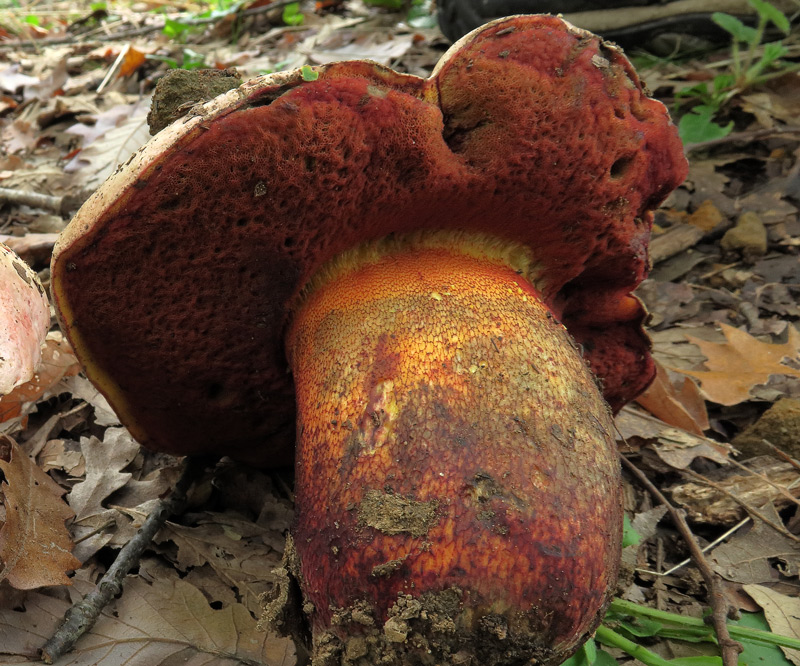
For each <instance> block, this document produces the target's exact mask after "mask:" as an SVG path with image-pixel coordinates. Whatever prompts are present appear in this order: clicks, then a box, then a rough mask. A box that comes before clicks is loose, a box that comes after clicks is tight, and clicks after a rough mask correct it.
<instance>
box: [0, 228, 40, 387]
mask: <svg viewBox="0 0 800 666" xmlns="http://www.w3.org/2000/svg"><path fill="white" fill-rule="evenodd" d="M49 328H50V304H49V303H48V301H47V295H46V294H45V291H44V287H42V283H41V282H39V278H38V277H37V276H36V273H34V271H33V270H32V269H31V268H30V267H29V266H28V264H26V263H25V262H24V261H23V260H22V259H20V258H19V257H18V256H17V255H16V254H15V253H14V252H13V251H12V250H11V248H9V247H8V246H6V245H4V244H3V243H0V396H2V395H5V394H6V393H10V392H11V391H12V390H13V389H14V387H15V386H19V385H20V384H22V383H24V382H27V381H28V380H29V379H30V378H31V377H32V376H33V373H34V372H36V367H37V366H38V365H39V361H40V360H41V358H42V345H43V344H44V339H45V337H46V336H47V330H48V329H49Z"/></svg>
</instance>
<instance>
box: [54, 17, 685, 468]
mask: <svg viewBox="0 0 800 666" xmlns="http://www.w3.org/2000/svg"><path fill="white" fill-rule="evenodd" d="M314 71H315V72H317V73H318V74H319V76H318V78H317V79H316V80H313V81H305V80H303V76H302V73H301V72H299V71H297V72H291V73H287V74H280V75H272V76H268V77H263V78H260V79H255V80H253V81H250V82H248V83H246V84H245V85H243V86H242V87H241V88H239V89H238V90H234V91H231V92H230V93H227V94H225V95H223V96H221V97H219V98H217V99H215V100H212V101H211V102H209V103H208V104H206V105H205V106H204V107H203V108H202V110H200V111H199V112H197V115H193V116H190V117H188V118H186V119H184V120H181V121H178V122H176V123H174V124H173V125H172V126H170V127H169V128H167V129H166V130H164V131H162V132H161V133H160V134H159V135H157V136H156V137H155V138H154V140H153V141H151V142H150V143H149V144H148V145H147V146H146V147H145V148H144V149H143V151H141V152H140V153H139V154H137V155H136V156H135V157H134V158H133V159H132V161H131V162H130V163H129V164H128V165H126V167H125V168H124V169H123V170H122V171H121V172H120V173H118V174H117V175H115V176H114V177H112V179H110V181H109V182H108V183H106V184H105V185H104V186H103V187H102V188H101V189H100V190H99V191H98V192H97V193H96V194H95V195H94V196H93V197H92V199H90V200H89V202H87V204H86V205H85V206H84V207H83V208H82V209H81V211H80V212H79V213H78V214H77V216H76V218H75V219H74V220H73V222H72V223H71V225H70V227H69V228H68V230H67V231H66V232H65V233H64V235H63V237H62V240H61V241H60V242H59V244H58V246H57V248H56V252H55V254H54V258H53V266H52V276H53V287H54V298H55V303H56V307H57V310H58V312H59V317H60V320H61V323H62V326H63V328H64V330H65V331H66V333H67V335H68V336H69V338H70V339H71V341H72V343H73V345H74V347H75V350H76V353H77V354H78V356H79V358H80V359H81V361H82V362H83V364H84V366H85V368H86V371H87V374H88V375H89V377H90V378H91V379H92V380H93V381H94V382H95V383H96V384H97V386H98V387H99V388H100V390H101V391H102V392H103V393H104V394H105V395H106V396H107V397H108V398H109V400H110V402H111V404H112V405H113V406H114V408H115V409H116V410H117V411H118V413H119V414H120V416H121V418H122V420H123V422H124V423H125V424H126V425H127V426H128V427H129V428H130V429H131V431H132V433H133V434H134V436H135V437H136V438H137V439H138V440H139V441H140V442H141V443H143V444H144V445H146V446H148V447H151V448H154V449H158V450H162V451H168V452H172V453H175V454H189V453H192V454H212V455H220V454H224V455H230V456H232V457H235V458H238V459H240V460H244V461H248V462H252V463H255V464H259V465H270V464H275V463H278V462H285V461H286V456H284V457H281V456H280V455H279V454H278V453H276V448H275V446H274V444H275V443H276V442H278V441H279V440H280V441H282V442H284V443H285V445H286V449H285V451H290V450H291V442H292V430H293V423H294V400H295V397H294V389H293V385H292V377H291V375H290V374H289V373H288V372H287V364H286V360H285V355H284V342H283V341H284V333H285V330H286V327H287V324H288V322H289V321H290V318H291V314H292V307H293V304H294V303H295V302H296V301H297V298H298V294H299V293H300V291H301V289H302V288H303V286H304V285H305V284H306V283H307V282H308V280H309V279H310V278H311V276H312V275H314V273H315V272H316V271H317V270H318V269H319V268H320V266H322V265H323V264H325V263H326V262H328V261H329V260H331V259H332V258H333V257H334V256H336V255H337V254H339V253H341V252H343V251H345V250H347V249H350V248H352V247H355V246H357V245H359V244H362V243H365V242H368V241H373V240H377V239H380V238H383V237H385V236H387V235H389V234H398V235H400V234H407V233H411V232H415V231H419V230H423V229H441V230H448V229H460V230H465V231H467V232H481V233H487V232H489V233H491V234H494V235H495V236H497V237H499V238H500V239H503V240H508V241H515V242H519V243H522V244H524V245H527V246H529V247H530V248H531V251H532V253H533V256H534V258H535V262H536V264H537V268H538V270H537V277H536V279H535V280H534V284H535V287H536V288H537V289H538V290H539V292H541V294H542V295H543V299H544V301H545V303H546V304H548V305H549V306H550V308H551V309H552V311H553V312H554V313H555V314H556V316H558V317H560V318H562V320H563V322H564V323H565V325H566V326H567V328H568V330H569V331H570V332H571V333H572V335H573V336H574V337H575V339H576V340H577V342H578V343H580V344H581V345H582V347H583V350H584V353H585V359H586V360H587V362H588V363H589V365H590V367H591V368H592V369H593V370H594V372H595V373H596V375H597V377H598V379H599V381H600V384H601V386H602V388H603V392H604V396H605V398H606V400H607V401H608V402H609V404H610V405H611V406H612V408H613V409H614V410H617V409H619V408H621V406H622V405H623V404H625V403H626V402H627V401H629V400H631V399H633V398H634V397H635V396H636V395H638V393H640V392H641V391H642V390H643V389H644V388H645V387H646V386H647V384H648V383H649V382H650V381H651V379H652V376H653V374H654V371H653V365H652V361H651V359H650V356H649V353H648V341H647V338H646V336H645V334H644V333H643V331H642V328H641V324H642V321H643V319H644V311H643V309H642V307H641V305H640V304H639V303H638V302H637V301H635V300H634V299H632V298H631V297H630V296H629V294H630V292H631V290H633V289H634V288H635V287H636V286H637V285H638V284H639V282H640V281H641V280H642V279H643V278H644V277H645V275H646V273H647V270H648V258H647V243H648V239H649V233H650V226H651V222H652V213H651V210H652V209H653V207H654V206H656V205H658V203H659V202H660V201H662V199H663V198H664V197H665V196H666V194H667V193H668V192H670V191H671V190H672V189H673V188H674V187H676V186H677V185H678V184H679V183H680V182H681V181H682V180H683V178H684V177H685V175H686V170H687V166H686V161H685V159H684V157H683V153H682V149H681V145H680V142H679V139H678V136H677V133H676V131H675V128H674V126H673V125H672V124H671V122H670V120H669V117H668V114H667V111H666V109H665V108H664V106H663V105H662V104H661V103H659V102H657V101H654V100H652V99H650V98H648V97H647V95H646V92H645V91H644V90H643V87H642V85H641V83H640V82H639V80H638V78H637V76H636V74H635V73H634V72H633V70H632V68H631V65H630V63H629V62H628V61H627V60H626V59H625V57H624V56H623V55H622V53H621V51H619V50H618V49H616V48H614V47H613V46H610V45H608V44H604V43H603V42H602V41H601V40H600V39H599V38H597V37H595V36H593V35H591V34H589V33H586V32H584V31H581V30H577V29H575V28H573V27H572V26H569V25H568V24H566V23H565V22H563V21H562V20H560V19H558V18H555V17H550V16H525V17H511V18H508V19H502V20H499V21H496V22H494V23H492V24H490V25H488V26H486V27H484V28H482V29H479V30H478V31H476V32H474V33H472V34H471V35H469V36H467V37H466V38H465V39H464V40H462V41H461V42H459V43H457V44H456V45H454V46H453V48H452V49H451V50H450V51H448V53H447V54H445V56H444V57H443V59H442V61H441V62H440V63H439V65H438V66H437V68H436V70H435V72H434V74H433V75H432V77H431V78H430V79H427V80H426V79H420V78H417V77H413V76H407V75H402V74H397V73H395V72H393V71H391V70H389V69H387V68H384V67H381V66H379V65H376V64H374V63H369V62H343V63H335V64H332V65H328V66H325V67H320V68H316V69H315V70H314ZM307 78H311V77H307ZM281 434H282V435H285V437H283V439H281V437H280V435H281Z"/></svg>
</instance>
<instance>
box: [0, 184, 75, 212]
mask: <svg viewBox="0 0 800 666" xmlns="http://www.w3.org/2000/svg"><path fill="white" fill-rule="evenodd" d="M85 198H86V197H85V196H81V195H78V196H69V195H67V196H63V197H54V196H51V195H49V194H41V193H40V192H29V191H27V190H15V189H12V188H10V187H0V203H10V204H14V205H17V206H30V207H31V208H38V209H39V210H47V211H51V212H53V213H57V214H58V215H69V214H70V213H73V212H75V211H76V210H78V208H80V206H81V204H82V203H83V201H84V199H85Z"/></svg>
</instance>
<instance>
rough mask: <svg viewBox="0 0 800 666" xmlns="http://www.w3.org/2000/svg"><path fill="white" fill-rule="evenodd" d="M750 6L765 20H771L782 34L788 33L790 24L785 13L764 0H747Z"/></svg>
mask: <svg viewBox="0 0 800 666" xmlns="http://www.w3.org/2000/svg"><path fill="white" fill-rule="evenodd" d="M747 2H748V3H749V4H750V6H751V7H752V8H753V9H755V10H756V11H757V12H758V15H759V16H760V17H761V18H762V19H765V20H767V21H772V22H773V23H774V24H775V25H776V26H777V28H778V30H780V31H781V32H783V33H784V34H786V35H788V34H789V30H791V26H790V25H789V19H788V18H786V15H785V14H784V13H783V12H782V11H781V10H780V9H778V8H777V7H775V6H774V5H771V4H770V3H768V2H765V1H764V0H747Z"/></svg>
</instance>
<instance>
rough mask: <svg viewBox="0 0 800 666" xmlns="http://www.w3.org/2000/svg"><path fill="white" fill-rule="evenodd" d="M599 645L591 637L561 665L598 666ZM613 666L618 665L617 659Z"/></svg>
mask: <svg viewBox="0 0 800 666" xmlns="http://www.w3.org/2000/svg"><path fill="white" fill-rule="evenodd" d="M596 659H597V645H596V644H595V642H594V639H593V638H590V639H589V640H588V641H586V642H585V643H584V644H583V645H581V646H580V647H579V648H578V651H577V652H576V653H575V654H573V655H572V656H571V657H570V658H569V659H567V660H566V661H565V662H563V663H562V664H561V666H596V664H597V662H596ZM613 666H617V663H616V661H615V662H614V665H613Z"/></svg>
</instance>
